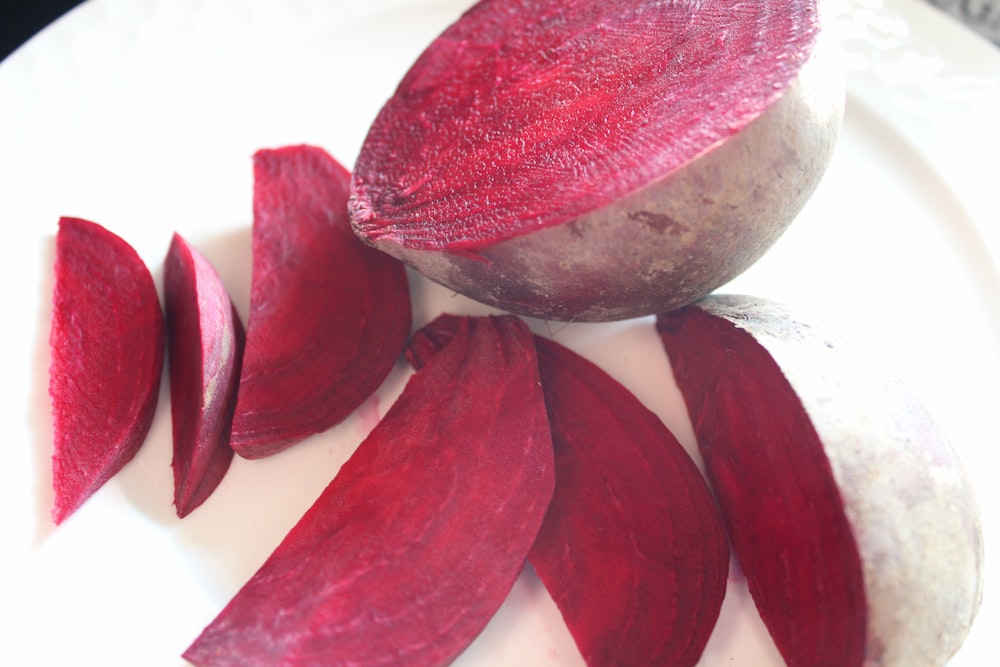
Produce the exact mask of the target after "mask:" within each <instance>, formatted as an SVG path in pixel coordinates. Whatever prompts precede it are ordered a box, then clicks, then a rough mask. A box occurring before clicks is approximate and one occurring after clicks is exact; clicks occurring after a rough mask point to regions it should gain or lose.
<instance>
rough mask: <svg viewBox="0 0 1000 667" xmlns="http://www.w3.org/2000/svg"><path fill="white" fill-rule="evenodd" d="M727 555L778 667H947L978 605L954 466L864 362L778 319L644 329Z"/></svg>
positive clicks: (702, 319)
mask: <svg viewBox="0 0 1000 667" xmlns="http://www.w3.org/2000/svg"><path fill="white" fill-rule="evenodd" d="M658 327H659V330H660V334H661V336H662V338H663V341H664V344H665V347H666V349H667V352H668V354H669V356H670V359H671V362H672V364H673V368H674V373H675V376H676V380H677V383H678V385H679V387H680V389H681V392H682V394H683V395H684V398H685V401H686V402H687V405H688V409H689V411H690V413H691V420H692V423H693V424H694V428H695V434H696V436H697V438H698V441H699V446H700V447H701V449H702V453H703V454H704V459H705V463H706V467H707V469H708V473H709V476H710V480H711V482H712V485H713V486H714V488H715V492H716V495H717V497H718V499H719V503H720V506H721V508H722V511H723V514H724V515H725V517H726V521H727V524H728V526H729V529H730V532H731V536H732V544H733V549H734V551H735V553H736V556H737V558H738V559H739V561H740V563H741V565H742V568H743V572H744V574H745V575H746V579H747V583H748V585H749V588H750V592H751V594H752V595H753V597H754V601H755V602H756V604H757V608H758V610H759V612H760V615H761V618H762V619H763V620H764V623H765V624H766V625H767V627H768V629H769V630H770V631H771V635H772V637H773V638H774V641H775V644H776V645H777V647H778V649H779V650H780V651H781V653H782V655H783V656H784V658H785V661H786V663H787V664H788V665H789V667H804V666H808V667H820V666H827V665H838V666H839V665H844V666H846V667H851V666H858V665H883V666H884V667H912V666H914V665H924V666H927V667H930V666H931V665H943V664H945V663H946V662H948V660H949V658H950V657H951V655H952V654H953V653H954V652H955V651H956V650H957V649H958V647H959V646H960V645H961V644H962V641H963V639H964V638H965V636H966V634H967V633H968V631H969V628H970V627H971V625H972V620H973V619H974V618H975V615H976V610H977V609H978V607H979V601H980V598H981V595H982V576H983V543H982V524H981V520H980V515H979V510H978V506H977V504H976V500H975V494H974V492H973V489H972V486H971V484H970V483H969V480H968V476H967V475H966V473H965V471H964V469H963V467H962V464H961V461H960V460H959V459H958V457H957V456H956V454H955V452H954V450H953V449H952V448H951V446H950V444H949V443H948V441H947V439H946V438H945V437H944V434H943V432H942V431H941V429H940V427H938V426H937V425H936V424H935V423H934V420H933V419H932V418H931V416H930V414H929V413H928V412H927V410H926V409H925V408H924V407H923V406H922V405H921V404H920V402H919V400H917V398H916V397H915V396H914V395H913V394H912V392H911V391H909V390H908V389H907V388H906V387H905V385H903V383H901V382H900V380H899V379H898V378H897V377H895V376H894V375H893V374H892V373H891V372H889V371H888V370H887V369H886V368H885V367H884V366H883V365H882V364H881V363H880V362H879V361H878V360H877V359H874V358H872V357H871V356H870V355H869V354H867V353H865V352H864V351H863V350H861V349H859V348H857V347H854V346H853V345H851V344H850V342H849V341H846V340H844V339H843V338H841V337H839V336H837V335H835V334H834V333H832V332H830V331H828V330H824V329H823V328H822V327H820V326H816V325H815V324H811V323H809V322H808V321H806V320H804V319H802V318H801V317H799V316H798V315H796V314H795V313H794V312H793V311H792V310H790V309H788V308H787V307H785V306H782V305H781V304H777V303H774V302H771V301H767V300H765V299H759V298H755V297H748V296H740V295H714V296H711V297H708V298H705V299H702V300H701V301H699V302H698V303H697V304H695V305H694V306H691V307H688V308H685V309H682V310H679V311H677V312H673V313H669V314H666V315H662V316H660V317H659V318H658Z"/></svg>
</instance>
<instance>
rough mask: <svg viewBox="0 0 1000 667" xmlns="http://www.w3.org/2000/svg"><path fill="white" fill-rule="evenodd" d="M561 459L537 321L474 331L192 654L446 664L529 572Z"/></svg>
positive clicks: (407, 391)
mask: <svg viewBox="0 0 1000 667" xmlns="http://www.w3.org/2000/svg"><path fill="white" fill-rule="evenodd" d="M552 457H553V454H552V442H551V437H550V435H549V429H548V422H547V419H546V416H545V405H544V399H543V397H542V393H541V387H540V386H539V380H538V367H537V363H536V359H535V353H534V345H533V342H532V339H531V334H530V333H529V331H528V330H527V328H526V327H525V326H524V325H523V323H521V322H520V321H518V320H516V319H515V318H512V317H502V318H495V319H490V320H488V321H483V322H481V323H479V325H478V326H475V327H464V328H463V329H462V331H461V332H459V333H458V335H456V336H455V337H454V339H453V340H452V341H451V342H450V343H449V344H448V345H447V347H446V348H444V349H443V350H442V351H441V352H440V354H438V355H436V356H435V357H434V359H433V360H432V361H431V362H430V363H428V364H427V365H426V366H425V367H424V368H423V369H421V370H420V371H418V372H417V373H415V374H414V375H413V377H412V378H411V379H410V381H409V382H408V383H407V385H406V387H405V388H404V391H403V393H402V394H401V395H400V397H399V398H398V399H397V400H396V402H395V403H394V404H393V406H392V407H391V408H390V409H389V411H388V412H387V413H386V415H385V417H383V419H382V420H381V421H380V422H379V423H378V425H377V426H376V427H375V428H374V430H372V431H371V433H370V434H369V436H368V437H367V438H366V439H365V441H364V442H363V443H362V444H361V445H360V446H359V448H358V449H357V451H356V452H355V453H354V454H353V456H352V457H351V458H350V459H349V460H348V461H347V463H345V464H344V466H343V467H342V468H341V470H340V472H339V473H338V474H337V476H336V477H335V478H334V479H333V481H332V482H331V483H330V484H329V486H328V487H327V488H326V489H325V490H324V492H323V493H322V494H321V496H320V497H319V499H318V500H317V501H316V502H315V503H314V504H313V506H312V507H311V508H310V509H309V510H308V511H307V512H306V514H305V515H304V516H303V517H302V519H301V520H300V521H299V522H298V523H297V524H296V526H295V527H294V528H293V529H292V530H291V532H289V534H288V535H287V536H286V537H285V539H284V540H283V541H282V543H281V544H280V545H279V546H278V548H277V549H276V550H275V551H274V553H273V554H272V555H271V556H270V557H269V558H268V560H267V561H266V562H265V563H264V565H263V566H262V567H261V568H260V570H258V571H257V573H256V574H254V575H253V577H252V578H251V579H250V581H249V582H248V583H247V584H246V585H245V586H244V587H243V588H242V589H241V590H240V591H239V593H238V594H237V595H236V596H235V597H234V598H233V600H232V601H231V602H230V603H229V604H228V605H227V606H226V608H225V609H223V611H222V612H221V613H220V614H219V616H218V617H217V618H216V619H215V620H214V621H213V622H212V623H211V624H210V625H209V626H208V627H207V628H206V629H205V631H204V632H203V633H202V634H201V636H200V637H199V638H198V639H197V640H196V641H195V642H194V644H193V645H192V646H191V647H190V648H189V649H188V650H187V651H186V652H185V654H184V657H185V658H187V659H188V660H189V661H191V662H192V663H194V664H195V665H198V666H199V667H207V666H212V667H221V666H225V665H232V666H233V667H236V666H239V667H246V666H247V665H279V664H280V665H284V666H285V667H293V666H302V665H310V666H316V667H319V666H326V665H348V664H350V665H358V666H359V667H360V666H363V665H394V666H414V665H428V666H429V665H445V664H448V663H449V662H450V661H451V660H453V659H454V658H455V657H456V656H457V655H458V653H459V652H461V651H462V650H463V649H464V647H465V646H466V645H468V644H469V643H470V642H471V641H472V640H473V639H474V638H475V637H476V636H477V635H478V633H479V632H480V631H481V630H482V629H483V627H485V625H486V623H487V622H488V621H489V619H490V618H491V617H492V616H493V614H494V613H495V612H496V610H497V609H498V608H499V606H500V604H501V603H502V602H503V600H504V599H505V597H506V596H507V594H508V593H509V591H510V588H511V587H512V585H513V583H514V581H515V580H516V578H517V576H518V575H519V573H520V572H521V570H522V568H523V565H524V562H525V558H526V556H527V553H528V550H529V548H530V547H531V543H532V541H533V540H534V539H535V536H536V534H537V531H538V527H539V525H540V524H541V522H542V517H543V515H544V513H545V510H546V508H547V507H548V504H549V501H550V499H551V495H552V488H553V484H554V480H553V460H552Z"/></svg>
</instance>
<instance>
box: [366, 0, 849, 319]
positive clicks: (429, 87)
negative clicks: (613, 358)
mask: <svg viewBox="0 0 1000 667" xmlns="http://www.w3.org/2000/svg"><path fill="white" fill-rule="evenodd" d="M817 5H818V3H817V1H816V0H760V1H757V2H740V1H737V0H722V1H718V2H670V3H666V2H660V1H657V0H641V1H638V2H627V3H622V2H607V0H568V1H564V2H552V1H544V0H530V1H521V0H483V1H482V2H479V3H478V4H477V5H475V6H474V7H473V8H472V9H470V10H469V11H468V12H467V13H465V14H464V15H463V16H462V17H461V18H460V19H459V20H458V21H457V22H456V23H455V24H453V25H452V26H451V27H449V28H448V29H447V30H446V31H445V32H444V33H443V34H441V35H440V36H439V37H438V38H437V39H436V40H435V41H434V42H433V43H432V44H431V45H430V46H429V47H428V48H427V50H426V51H425V52H424V53H423V54H422V55H421V56H420V58H419V59H418V60H417V61H416V62H415V64H414V65H413V66H412V68H411V69H410V71H409V72H408V73H407V75H406V76H405V78H404V79H403V80H402V81H401V82H400V84H399V86H398V88H397V90H396V92H395V94H394V95H393V97H392V98H391V99H390V100H389V101H388V102H387V104H386V105H385V106H384V107H383V109H382V110H381V112H380V113H379V115H378V117H377V118H376V119H375V121H374V123H373V125H372V126H371V128H370V130H369V133H368V136H367V138H366V140H365V143H364V145H363V147H362V149H361V152H360V155H359V156H358V159H357V162H356V164H355V167H354V175H353V180H352V191H351V193H352V201H351V215H352V221H353V224H354V227H355V230H356V231H357V233H358V234H359V235H360V236H361V237H362V238H363V239H364V240H366V241H367V242H368V243H371V244H372V245H374V246H375V247H378V248H381V249H382V250H384V251H386V252H388V253H390V254H392V255H394V256H396V257H399V258H401V259H402V260H403V261H405V262H407V263H409V264H411V265H412V266H414V267H416V268H417V269H418V270H419V271H421V272H422V273H423V274H424V275H426V276H428V277H430V278H431V279H433V280H435V281H438V282H440V283H443V284H444V285H447V286H449V287H451V288H453V289H455V290H456V291H458V292H461V293H463V294H466V295H468V296H471V297H473V298H475V299H478V300H481V301H484V302H486V303H489V304H492V305H496V306H499V307H502V308H504V309H505V310H508V311H511V312H515V313H521V314H527V315H534V316H541V317H546V318H553V319H561V320H569V319H575V320H608V319H621V318H625V317H631V316H636V315H644V314H650V313H654V312H662V311H665V310H668V309H670V308H674V307H678V306H680V305H683V304H684V303H688V302H691V301H693V300H695V299H697V298H698V297H700V296H703V295H704V294H707V293H708V292H709V291H711V290H712V289H714V288H715V287H717V286H718V285H720V284H722V283H724V282H726V281H727V280H729V279H731V278H732V277H734V276H735V275H737V274H738V273H740V272H741V271H743V270H744V269H746V268H747V267H748V266H750V264H752V263H753V262H754V261H755V260H756V259H757V258H758V257H759V256H760V255H761V254H763V252H764V251H765V250H766V249H767V248H768V247H770V245H771V244H772V243H773V242H774V241H775V240H776V239H777V238H778V236H779V235H780V234H781V233H782V232H783V231H784V229H785V228H786V226H787V225H788V224H789V223H790V222H791V220H792V219H793V218H794V217H795V215H796V214H797V213H798V211H799V210H800V209H801V207H802V206H803V205H804V203H805V202H806V200H807V199H808V198H809V196H810V195H811V194H812V192H813V190H814V189H815V187H816V186H817V184H818V182H819V180H820V178H821V176H822V174H823V172H824V171H825V168H826V165H827V163H828V161H829V159H830V157H831V154H832V150H833V146H834V143H835V140H836V138H837V135H838V132H839V127H840V121H841V118H842V114H843V98H844V94H843V75H842V72H841V71H840V66H839V63H838V59H837V57H836V47H835V45H833V44H831V43H830V42H828V41H826V40H825V39H824V40H819V39H818V36H819V35H820V34H821V31H820V24H821V18H820V16H819V11H818V7H817ZM830 39H832V38H830ZM821 42H822V45H821Z"/></svg>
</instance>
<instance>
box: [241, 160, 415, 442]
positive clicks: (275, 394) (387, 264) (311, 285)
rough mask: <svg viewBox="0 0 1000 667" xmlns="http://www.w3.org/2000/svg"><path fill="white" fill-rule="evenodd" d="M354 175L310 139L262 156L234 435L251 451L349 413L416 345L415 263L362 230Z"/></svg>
mask: <svg viewBox="0 0 1000 667" xmlns="http://www.w3.org/2000/svg"><path fill="white" fill-rule="evenodd" d="M349 179H350V175H349V174H348V172H347V171H346V170H345V169H344V168H343V167H342V166H341V165H340V164H339V163H338V162H336V161H335V160H334V159H333V158H332V157H331V156H330V155H328V154H327V153H326V152H325V151H323V150H322V149H320V148H316V147H312V146H288V147H284V148H279V149H267V150H261V151H258V152H257V154H256V155H255V156H254V224H253V275H252V279H251V294H250V311H249V315H248V318H247V342H246V350H245V352H244V359H243V367H242V371H241V376H240V388H239V393H238V397H237V404H236V413H235V416H234V419H233V428H232V442H231V444H232V447H233V449H234V450H236V452H237V453H238V454H240V455H241V456H243V457H246V458H259V457H262V456H267V455H270V454H274V453H276V452H278V451H281V450H282V449H285V448H286V447H288V446H290V445H292V444H294V443H295V442H298V441H300V440H302V439H303V438H306V437H307V436H309V435H312V434H314V433H319V432H321V431H324V430H326V429H327V428H329V427H331V426H333V425H335V424H337V423H339V422H340V421H342V420H343V419H344V418H346V417H347V416H348V415H349V414H350V413H351V412H352V411H353V410H354V409H355V408H357V407H358V406H359V405H360V404H361V403H362V402H363V401H364V400H365V399H367V398H368V397H369V396H370V395H371V394H372V392H374V391H375V389H377V388H378V386H379V384H381V382H382V381H383V380H384V379H385V377H386V376H387V375H388V374H389V371H390V370H391V369H392V367H393V364H394V363H395V362H396V360H397V359H398V358H399V356H400V355H401V354H402V351H403V347H404V346H405V345H406V340H407V337H408V336H409V333H410V295H409V288H408V285H407V278H406V272H405V269H404V267H403V266H402V264H400V263H399V262H398V261H396V260H395V259H393V258H391V257H388V256H386V255H385V254H383V253H380V252H377V251H375V250H373V249H372V248H369V247H367V246H365V245H364V244H363V243H361V242H359V241H358V239H357V237H355V236H354V234H353V233H352V231H351V226H350V222H349V221H348V218H347V190H348V183H349Z"/></svg>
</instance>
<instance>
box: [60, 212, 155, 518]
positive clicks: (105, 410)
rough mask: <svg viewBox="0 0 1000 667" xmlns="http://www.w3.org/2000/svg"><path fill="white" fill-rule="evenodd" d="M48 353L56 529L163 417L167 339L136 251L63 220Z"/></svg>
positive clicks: (83, 223)
mask: <svg viewBox="0 0 1000 667" xmlns="http://www.w3.org/2000/svg"><path fill="white" fill-rule="evenodd" d="M52 307H53V309H52V328H51V330H50V333H49V347H50V350H51V354H52V360H51V365H50V367H49V396H50V398H51V401H52V420H53V436H54V441H55V452H54V454H53V457H52V478H53V479H52V483H53V489H54V491H55V502H54V506H53V508H52V520H53V521H54V522H55V523H57V524H59V523H61V522H62V521H63V520H65V519H66V517H68V516H69V515H70V514H72V513H73V512H74V511H76V510H77V509H78V508H79V507H80V505H82V504H83V502H84V501H85V500H87V498H89V497H90V496H91V495H93V493H94V492H95V491H96V490H97V489H98V488H100V487H101V485H103V484H104V483H105V482H106V481H108V479H110V478H111V477H112V476H113V475H114V474H115V473H116V472H118V471H119V470H120V469H121V468H122V466H124V465H125V464H126V463H128V461H129V460H131V459H132V457H133V456H135V454H136V452H137V451H138V450H139V447H140V446H141V445H142V443H143V442H144V441H145V439H146V436H147V435H148V433H149V428H150V426H151V424H152V421H153V415H154V413H155V411H156V402H157V398H158V396H159V390H160V376H161V373H162V371H163V354H164V346H165V342H164V339H165V330H164V324H163V312H162V311H161V310H160V301H159V297H158V296H157V294H156V285H155V284H154V283H153V278H152V276H151V275H150V274H149V270H148V269H147V268H146V265H145V264H144V263H143V261H142V259H141V258H140V257H139V255H138V254H136V252H135V250H134V249H133V248H132V247H131V246H130V245H129V244H128V243H127V242H126V241H124V240H123V239H121V238H120V237H118V236H116V235H115V234H113V233H111V232H109V231H108V230H107V229H105V228H103V227H101V226H100V225H98V224H96V223H93V222H89V221H87V220H80V219H78V218H62V219H60V221H59V231H58V233H57V235H56V262H55V288H54V290H53V303H52Z"/></svg>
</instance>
